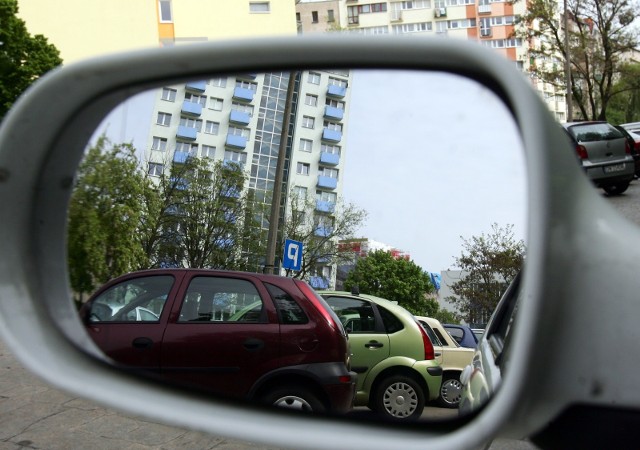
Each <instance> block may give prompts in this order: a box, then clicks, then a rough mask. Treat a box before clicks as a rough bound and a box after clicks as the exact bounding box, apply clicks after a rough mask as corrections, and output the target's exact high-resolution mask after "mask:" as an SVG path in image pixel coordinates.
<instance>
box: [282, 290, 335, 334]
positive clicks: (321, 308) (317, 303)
mask: <svg viewBox="0 0 640 450" xmlns="http://www.w3.org/2000/svg"><path fill="white" fill-rule="evenodd" d="M294 281H295V282H296V285H297V286H298V288H299V289H300V291H302V293H303V294H304V296H305V297H307V298H308V299H309V301H310V302H311V304H312V305H313V306H314V307H315V308H316V309H317V310H318V312H320V314H322V317H324V319H325V320H326V321H327V323H328V324H329V325H330V326H331V327H332V328H334V329H336V330H339V329H340V327H338V325H337V323H336V321H335V320H333V316H332V315H331V313H330V312H329V311H328V310H327V307H326V306H325V305H326V303H325V302H324V301H323V300H322V299H321V298H319V297H318V294H316V292H315V291H314V290H313V289H312V288H311V286H309V285H308V284H307V283H304V282H297V280H294ZM345 334H346V333H345Z"/></svg>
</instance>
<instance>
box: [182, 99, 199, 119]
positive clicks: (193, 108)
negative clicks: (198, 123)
mask: <svg viewBox="0 0 640 450" xmlns="http://www.w3.org/2000/svg"><path fill="white" fill-rule="evenodd" d="M181 111H182V114H184V115H185V116H191V117H198V116H200V115H201V114H202V105H201V104H200V103H194V102H190V101H187V100H185V101H184V102H182V110H181Z"/></svg>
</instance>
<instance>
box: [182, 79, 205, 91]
mask: <svg viewBox="0 0 640 450" xmlns="http://www.w3.org/2000/svg"><path fill="white" fill-rule="evenodd" d="M185 88H186V89H187V90H188V91H196V92H204V91H206V90H207V82H206V81H204V80H202V81H190V82H188V83H187V84H186V86H185Z"/></svg>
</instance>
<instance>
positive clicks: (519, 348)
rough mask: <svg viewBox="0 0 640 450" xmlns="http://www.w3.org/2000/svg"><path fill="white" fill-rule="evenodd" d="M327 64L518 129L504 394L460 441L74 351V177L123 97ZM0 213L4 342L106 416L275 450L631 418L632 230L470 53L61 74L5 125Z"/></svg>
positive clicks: (133, 56)
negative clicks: (499, 114)
mask: <svg viewBox="0 0 640 450" xmlns="http://www.w3.org/2000/svg"><path fill="white" fill-rule="evenodd" d="M323 67H325V68H332V67H334V68H338V67H359V68H389V69H394V68H401V69H416V70H438V71H446V72H454V73H458V74H462V75H466V76H468V77H470V78H473V79H475V80H477V81H479V82H481V83H483V84H484V85H485V86H487V87H489V88H490V89H492V90H493V91H494V92H495V93H496V94H497V95H499V96H500V97H501V98H502V99H503V101H504V102H505V104H506V105H507V106H508V107H509V108H510V110H511V112H512V114H513V116H514V118H515V120H516V122H517V124H518V125H519V127H520V130H521V135H522V141H523V145H524V148H525V152H526V155H525V157H526V162H527V176H528V213H529V214H528V236H527V242H528V251H527V261H526V266H525V268H524V272H523V278H522V289H523V290H524V298H525V301H524V302H523V304H522V305H521V306H520V311H519V314H520V317H521V320H519V322H518V326H517V327H516V329H515V333H514V340H513V343H512V347H511V352H512V353H511V356H510V360H509V367H508V374H506V376H505V377H504V380H503V384H502V386H501V389H500V390H499V391H498V392H497V394H496V395H495V397H494V398H493V399H492V401H491V402H490V403H489V404H488V405H487V407H486V408H484V409H483V410H482V411H481V413H480V414H478V415H477V416H476V417H474V418H473V420H471V421H469V422H468V423H466V424H465V425H464V426H462V427H461V428H459V429H457V430H454V431H447V432H445V430H442V429H440V428H438V427H433V428H431V427H429V426H428V425H424V424H423V425H422V428H419V427H411V428H405V427H392V426H386V427H385V426H380V425H378V426H371V425H367V424H362V423H358V422H347V421H344V420H339V419H332V418H326V419H324V418H323V419H319V418H317V417H316V418H309V417H304V416H292V415H289V414H286V413H279V412H278V413H275V412H265V411H262V410H258V409H251V408H248V407H245V406H242V405H240V404H227V403H223V402H212V401H210V400H206V399H202V398H198V397H197V396H195V395H191V394H188V393H186V392H184V391H180V390H177V389H175V390H174V389H170V388H165V387H163V386H160V385H155V384H151V383H148V382H146V381H143V380H140V379H139V378H135V377H132V376H130V375H127V374H126V373H122V372H119V371H118V370H116V369H114V368H112V367H110V366H109V365H107V364H103V363H101V362H100V360H99V359H95V358H91V357H89V356H88V355H87V353H83V352H81V351H79V350H78V347H81V348H83V349H85V350H87V349H89V351H91V350H90V349H92V348H93V349H94V352H95V355H98V351H97V350H95V347H93V343H92V342H91V341H90V339H88V337H87V335H86V333H85V331H84V329H83V328H82V326H81V323H80V321H79V320H78V316H77V312H76V310H75V308H74V307H73V305H72V302H71V300H70V298H71V294H70V289H69V285H68V282H67V280H68V274H67V268H66V259H65V254H66V248H65V245H66V243H65V225H66V205H67V203H68V200H69V197H70V193H71V187H72V184H73V177H74V173H75V169H76V167H77V165H78V163H79V161H80V158H81V156H82V153H83V151H84V149H85V146H86V143H87V141H88V139H89V138H90V135H91V132H92V131H93V130H94V129H95V128H96V126H97V124H98V123H99V121H100V120H101V119H102V118H103V117H104V116H105V115H106V114H107V113H108V111H109V110H110V109H111V108H112V107H114V106H115V105H116V104H117V103H119V102H121V101H122V100H124V99H125V98H127V97H129V96H131V95H133V94H135V93H137V92H139V91H142V90H144V89H148V88H150V87H154V86H158V85H159V84H160V83H169V82H177V81H181V80H187V79H198V78H204V77H210V76H211V74H213V73H237V72H255V71H267V70H287V69H294V68H295V69H300V68H323ZM0 204H2V206H3V210H4V211H5V213H4V214H3V219H2V221H1V223H0V230H1V232H0V236H2V239H1V240H0V254H1V255H2V256H3V257H2V259H0V298H1V299H2V301H0V332H1V333H2V338H3V339H4V340H5V341H6V342H7V343H8V344H9V346H10V347H11V349H12V351H13V352H14V353H15V354H16V356H17V357H18V358H19V359H20V360H21V361H22V363H23V364H25V366H27V367H28V368H29V369H31V370H32V371H33V372H35V373H37V374H38V375H39V376H41V377H42V378H43V379H45V380H46V381H48V382H49V383H51V384H53V385H55V386H57V387H59V388H61V389H64V390H66V391H69V392H73V393H76V394H77V395H81V396H83V397H86V398H89V399H92V400H95V401H98V402H100V403H102V404H104V405H107V406H111V407H114V408H118V409H121V410H125V411H128V412H130V413H133V414H143V415H147V416H149V417H151V418H154V419H157V420H162V421H166V422H169V423H173V424H176V425H182V426H185V427H189V428H195V429H200V430H204V431H208V432H211V433H217V434H222V435H226V436H230V437H235V438H240V439H245V440H254V441H262V442H266V443H269V444H272V445H280V446H286V447H296V448H300V447H304V446H308V447H313V448H338V447H339V448H362V447H363V446H366V447H367V448H369V449H388V448H393V447H396V446H397V444H398V442H399V440H402V447H403V448H406V449H410V448H424V447H427V446H428V447H429V448H435V449H438V448H467V447H474V446H477V445H481V444H482V443H484V442H486V441H488V440H490V439H492V438H493V437H495V436H508V437H520V436H526V435H530V434H532V433H535V432H536V431H538V430H540V429H542V428H543V427H545V426H546V425H547V424H548V423H549V421H550V420H552V419H553V418H555V417H556V416H557V415H558V414H560V413H562V412H563V411H564V410H565V409H566V408H567V407H568V406H570V405H572V404H586V405H596V406H597V405H601V406H609V405H615V406H616V407H619V408H629V409H631V410H633V409H637V408H638V407H640V391H639V390H638V389H636V386H635V380H634V377H632V376H631V375H632V374H634V373H636V369H637V368H638V365H639V363H638V358H637V357H633V356H634V355H636V356H637V355H638V350H637V339H634V338H633V337H634V336H635V335H636V334H637V332H636V330H637V323H636V322H637V317H639V316H640V311H639V310H640V306H639V305H638V301H637V292H639V291H640V289H639V288H640V287H639V286H638V281H636V280H637V278H638V277H637V276H636V274H635V270H634V269H635V263H636V260H637V255H638V253H639V251H638V250H637V249H639V248H640V232H639V231H638V229H637V228H636V227H635V226H634V225H633V224H631V223H630V222H628V221H627V220H626V219H624V218H622V217H621V216H619V215H618V214H617V213H616V212H615V211H614V210H613V209H612V208H611V207H610V206H609V205H607V204H606V201H605V200H603V199H602V196H601V195H600V194H598V193H596V191H595V190H594V189H593V187H592V186H591V185H590V183H589V182H588V180H587V179H586V177H584V176H583V175H582V174H581V173H580V169H579V167H578V165H577V164H576V162H575V157H574V155H573V151H572V149H571V148H570V147H569V146H568V145H567V142H566V140H565V137H564V135H563V131H562V130H561V128H560V127H559V126H558V125H557V123H556V122H555V121H554V119H553V117H552V116H551V114H550V113H549V112H548V110H547V108H546V106H545V105H544V103H543V102H542V101H541V99H540V98H539V97H538V94H537V93H536V92H535V91H534V90H533V88H532V87H531V86H530V84H529V82H528V80H527V79H526V78H525V77H524V76H523V74H522V73H521V72H519V71H517V70H516V69H515V67H514V66H513V65H512V63H509V62H508V61H507V60H506V59H503V58H502V57H500V56H498V55H496V54H494V53H493V52H492V51H491V50H488V49H485V48H483V47H480V46H479V45H476V44H473V43H468V42H463V41H457V40H455V39H438V38H434V39H403V38H388V37H384V38H380V39H375V38H374V39H372V38H371V37H367V39H361V38H359V37H354V36H343V35H337V36H322V37H314V38H300V37H298V38H289V39H284V38H276V39H274V38H268V39H260V40H246V41H229V42H216V43H207V44H198V45H193V46H185V47H174V48H165V49H153V50H148V51H139V52H132V53H128V54H123V55H114V56H109V57H103V58H99V59H95V60H88V61H85V62H80V63H76V64H73V65H69V66H67V67H64V68H62V69H59V70H56V71H53V72H52V73H50V74H48V75H47V76H45V77H43V78H42V79H41V80H40V81H39V82H37V83H35V84H34V86H32V88H30V89H29V90H28V91H27V92H26V93H25V94H24V95H23V97H22V98H21V99H20V101H19V102H17V103H16V104H15V106H14V107H13V109H12V111H11V112H10V114H9V115H8V116H7V117H6V118H5V120H4V122H3V123H2V127H1V128H0ZM611 329H617V330H625V333H627V334H628V337H629V338H628V339H620V338H619V337H617V336H619V333H611V335H608V334H606V330H611ZM597 330H601V331H597ZM602 330H605V332H602ZM614 335H615V336H616V338H614ZM612 348H616V349H617V350H616V351H615V352H613V351H612ZM622 355H626V356H622ZM624 375H627V376H624ZM238 424H242V426H241V427H239V426H238ZM292 424H293V426H292Z"/></svg>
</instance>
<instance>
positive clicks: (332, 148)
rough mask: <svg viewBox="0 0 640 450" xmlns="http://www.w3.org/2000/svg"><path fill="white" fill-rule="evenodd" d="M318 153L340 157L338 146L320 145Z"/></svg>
mask: <svg viewBox="0 0 640 450" xmlns="http://www.w3.org/2000/svg"><path fill="white" fill-rule="evenodd" d="M320 151H321V152H323V153H331V154H332V155H340V146H339V145H329V144H322V145H321V146H320Z"/></svg>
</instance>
